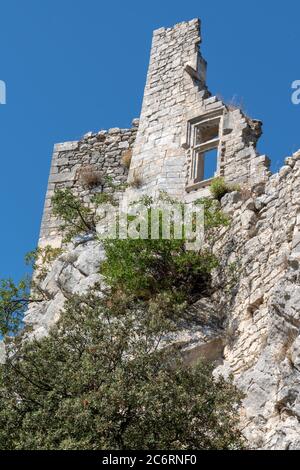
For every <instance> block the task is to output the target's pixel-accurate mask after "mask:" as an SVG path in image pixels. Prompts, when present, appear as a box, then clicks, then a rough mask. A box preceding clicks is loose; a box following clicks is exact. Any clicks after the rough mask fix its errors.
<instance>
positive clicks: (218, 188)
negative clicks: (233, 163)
mask: <svg viewBox="0 0 300 470" xmlns="http://www.w3.org/2000/svg"><path fill="white" fill-rule="evenodd" d="M209 189H210V192H211V194H212V196H213V197H214V198H215V199H216V200H217V201H221V199H222V197H223V196H225V194H227V193H231V192H232V191H239V190H240V187H239V186H238V185H233V184H228V183H226V182H225V180H224V178H221V177H218V178H214V180H213V181H212V183H211V185H210V187H209Z"/></svg>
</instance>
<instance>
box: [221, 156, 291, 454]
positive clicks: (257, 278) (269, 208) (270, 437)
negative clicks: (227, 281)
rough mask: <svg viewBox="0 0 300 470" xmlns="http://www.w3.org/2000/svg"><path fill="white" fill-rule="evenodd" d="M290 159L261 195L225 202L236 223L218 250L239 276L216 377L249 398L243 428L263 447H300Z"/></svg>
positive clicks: (233, 198)
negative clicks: (229, 379)
mask: <svg viewBox="0 0 300 470" xmlns="http://www.w3.org/2000/svg"><path fill="white" fill-rule="evenodd" d="M288 160H289V161H290V166H289V169H290V171H280V172H279V174H276V175H273V176H272V177H271V178H269V179H268V181H267V182H266V185H265V188H264V192H263V194H260V195H259V196H257V197H255V196H254V198H253V199H248V200H246V201H244V200H243V197H242V196H241V197H240V200H239V201H238V200H237V197H236V196H235V194H234V193H233V194H232V195H227V196H225V197H224V198H223V201H222V204H223V209H224V210H225V211H226V212H228V213H229V214H230V215H231V217H232V224H231V227H230V228H229V230H228V231H227V232H226V233H225V234H224V236H223V237H222V239H221V240H220V241H219V244H220V245H219V246H220V249H221V251H222V250H223V253H224V255H226V256H227V258H228V260H230V261H235V262H236V263H237V266H238V273H239V274H238V281H237V286H236V288H235V292H232V299H231V309H230V310H229V311H228V317H229V321H228V327H227V330H228V331H229V332H230V333H231V338H230V341H228V334H227V335H226V336H227V341H226V340H225V344H226V346H225V348H224V361H223V365H222V366H220V367H218V368H217V369H216V373H222V374H224V375H226V374H229V373H233V374H234V377H235V381H236V383H237V385H238V386H239V387H240V388H241V389H242V390H243V391H244V393H245V400H244V408H243V412H242V416H241V420H242V428H243V429H244V433H245V435H246V437H247V438H248V440H249V442H250V444H251V445H252V446H253V447H256V448H263V449H299V448H300V438H299V436H300V423H299V418H300V416H299V412H300V407H299V403H300V369H299V363H300V356H299V354H300V348H299V346H300V336H299V332H300V239H299V227H300V226H299V224H300V216H299V214H300V210H299V209H300V208H299V200H300V160H299V153H296V154H294V155H293V157H291V158H289V159H288ZM284 168H285V167H284ZM250 212H252V214H253V215H250ZM245 214H246V215H245Z"/></svg>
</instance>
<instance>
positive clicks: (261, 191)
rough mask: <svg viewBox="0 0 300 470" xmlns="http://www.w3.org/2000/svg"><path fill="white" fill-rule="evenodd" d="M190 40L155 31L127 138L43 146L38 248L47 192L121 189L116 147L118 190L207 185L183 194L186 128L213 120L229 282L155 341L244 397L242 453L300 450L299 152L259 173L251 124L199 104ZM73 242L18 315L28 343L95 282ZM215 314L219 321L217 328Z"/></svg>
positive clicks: (202, 87) (204, 191)
mask: <svg viewBox="0 0 300 470" xmlns="http://www.w3.org/2000/svg"><path fill="white" fill-rule="evenodd" d="M199 41H200V35H199V21H198V20H192V21H190V22H186V23H180V24H178V25H176V26H175V27H173V28H160V29H159V30H157V31H155V32H154V36H153V43H152V51H151V59H150V65H149V71H148V76H147V83H146V88H145V95H144V101H143V107H142V112H141V118H140V120H134V121H133V123H132V125H133V128H132V129H131V130H128V129H123V130H120V129H119V128H112V129H110V130H109V131H100V132H98V133H97V134H93V133H89V134H87V135H86V136H85V137H84V138H83V139H82V140H81V141H80V142H67V143H65V144H57V145H56V146H55V149H54V155H53V163H52V171H51V177H50V181H49V186H48V193H47V198H46V203H45V211H44V216H43V222H42V229H41V239H40V246H43V245H45V244H47V243H51V244H54V245H55V246H59V245H60V242H61V240H60V238H59V234H58V230H57V228H58V223H59V222H58V221H57V220H55V219H53V216H52V213H51V197H52V195H53V192H54V190H55V189H56V188H59V187H71V188H72V190H73V191H74V192H75V193H76V194H78V195H79V196H81V197H82V198H83V200H84V201H88V200H89V197H90V195H91V190H86V189H83V188H82V186H81V185H80V184H79V181H78V179H76V176H74V175H77V170H78V168H80V167H81V166H82V165H93V167H94V168H95V169H97V170H99V169H100V170H101V171H102V172H103V173H105V174H106V175H111V176H112V177H113V178H114V179H115V180H116V181H118V182H125V181H126V180H127V169H126V168H125V167H123V166H122V165H121V156H122V152H123V151H124V149H127V148H129V149H131V150H132V153H133V156H132V160H131V165H130V169H129V182H130V181H132V179H134V178H136V177H138V178H140V180H141V182H142V184H141V187H140V188H139V189H132V188H130V189H128V190H127V191H126V196H129V198H130V197H139V195H141V194H149V195H150V194H158V192H159V191H160V190H165V191H167V192H168V193H169V194H171V195H172V196H177V197H179V198H180V199H181V200H182V201H186V202H188V203H191V202H193V201H194V200H195V199H198V198H199V197H202V196H208V195H209V194H210V192H209V184H210V183H209V182H207V181H206V182H205V181H204V182H203V181H201V182H200V185H199V184H195V185H194V186H192V187H191V186H189V184H190V174H191V166H192V156H193V151H192V145H191V135H190V129H191V125H192V123H193V122H195V120H196V121H197V120H198V119H199V118H202V117H205V118H207V117H210V118H213V119H214V118H215V117H217V118H219V119H220V129H219V134H220V135H219V148H218V164H217V169H216V175H219V176H224V178H225V180H226V181H227V182H234V183H240V184H241V191H234V192H232V193H229V194H227V195H225V196H224V197H223V199H222V201H221V204H222V208H223V210H224V211H225V212H226V213H227V214H228V215H229V216H230V218H231V224H230V226H229V227H228V228H227V229H222V230H221V231H220V234H219V240H218V244H217V247H216V251H217V252H218V253H219V254H221V255H222V260H223V264H224V265H229V264H231V263H234V264H235V266H236V282H235V285H234V286H233V287H232V288H231V290H229V291H226V292H223V291H222V292H219V294H218V295H217V296H216V298H214V299H213V301H212V300H210V301H208V299H205V301H203V302H202V303H199V304H197V305H195V306H194V307H195V308H194V313H193V314H191V312H187V315H186V317H185V318H184V320H183V321H182V323H181V324H180V325H178V327H179V329H178V331H177V332H176V334H174V335H172V336H171V337H169V338H166V340H167V339H168V340H169V341H172V342H174V343H176V344H177V345H178V346H179V347H180V348H181V350H182V352H183V355H184V358H185V360H186V363H187V364H190V363H193V362H195V361H196V360H197V359H199V358H200V357H202V358H203V357H204V358H206V359H210V360H216V361H217V363H218V367H216V370H215V373H216V374H223V375H225V376H228V375H229V374H233V376H234V379H235V382H236V383H237V385H238V386H239V387H240V388H241V390H243V392H244V393H245V399H244V404H243V409H242V412H241V428H242V429H243V432H244V434H245V436H246V437H247V439H248V440H249V443H250V445H251V446H252V447H254V448H264V449H300V437H299V436H300V424H299V423H300V396H299V392H300V335H299V333H300V267H299V266H300V264H299V263H300V235H299V233H300V207H299V206H300V202H299V201H300V151H298V152H296V153H295V154H294V155H292V156H291V157H288V158H287V159H286V161H285V163H286V164H285V166H284V167H283V168H282V169H281V170H280V171H279V173H277V174H275V175H270V173H269V172H268V158H267V157H266V156H265V155H259V154H258V152H257V150H256V142H257V140H258V138H259V137H260V135H261V122H260V121H256V120H252V119H250V118H249V117H247V116H246V115H245V114H244V113H243V112H242V111H241V110H240V109H238V108H237V107H236V106H234V105H226V104H225V103H223V102H222V101H221V100H220V99H218V98H217V97H215V96H211V94H210V92H209V91H208V90H207V87H206V83H205V69H206V63H205V61H204V59H203V58H202V56H201V54H200V52H199V48H198V44H199ZM106 189H107V188H106ZM79 242H80V243H79ZM78 243H79V244H78V246H76V247H75V248H74V247H73V246H71V245H70V246H68V247H67V249H66V251H65V253H64V254H63V255H62V256H60V257H59V258H58V259H57V260H56V261H55V263H54V264H53V267H52V269H51V271H50V272H49V274H48V276H47V278H46V279H45V281H44V282H43V288H44V289H45V290H46V291H47V292H48V293H49V295H50V296H51V297H52V298H51V299H50V300H49V301H48V302H44V303H43V304H36V305H32V306H31V307H30V309H29V311H28V313H27V315H26V318H25V320H26V322H27V323H29V324H32V325H33V326H34V328H35V334H36V335H39V336H42V335H44V334H47V331H49V328H50V327H51V325H53V324H54V323H55V321H56V320H57V318H58V317H59V314H60V310H61V308H62V306H63V303H64V301H65V299H66V298H67V297H69V296H72V295H73V294H75V293H83V292H86V290H87V289H88V288H89V287H90V286H92V285H93V284H94V283H95V282H98V281H100V283H101V282H102V280H101V277H100V275H99V274H98V268H99V264H100V263H101V262H102V261H103V259H104V253H103V251H102V250H101V247H100V246H99V245H97V242H95V241H93V240H92V239H90V238H87V239H86V240H83V243H81V241H80V240H79V241H78ZM216 277H217V275H216ZM218 311H222V312H224V311H226V313H227V317H228V320H227V326H226V330H225V331H224V329H223V328H222V327H221V326H220V324H219V322H218V321H217V318H216V313H215V312H218ZM213 320H215V321H213Z"/></svg>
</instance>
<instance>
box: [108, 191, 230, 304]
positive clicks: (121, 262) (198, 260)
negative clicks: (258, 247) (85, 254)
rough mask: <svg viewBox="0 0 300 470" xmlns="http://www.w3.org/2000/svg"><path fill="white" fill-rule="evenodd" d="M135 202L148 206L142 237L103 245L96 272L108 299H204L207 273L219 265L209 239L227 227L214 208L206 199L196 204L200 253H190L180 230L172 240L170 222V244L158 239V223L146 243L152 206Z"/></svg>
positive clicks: (149, 202)
mask: <svg viewBox="0 0 300 470" xmlns="http://www.w3.org/2000/svg"><path fill="white" fill-rule="evenodd" d="M161 200H162V201H166V202H169V203H176V201H173V200H171V199H169V198H168V197H167V196H165V195H162V196H161ZM139 203H142V204H144V205H145V206H146V207H148V211H147V218H148V220H147V226H148V232H149V233H148V238H146V239H143V238H140V239H132V238H127V239H125V240H124V239H120V238H116V239H107V240H105V241H104V247H105V251H106V255H107V259H106V261H105V262H104V263H102V265H101V268H100V269H101V274H102V275H103V276H104V277H105V278H106V280H107V282H108V284H109V285H110V286H111V287H112V297H113V298H114V296H115V294H116V295H117V296H119V295H120V294H121V293H123V295H126V296H127V297H128V298H130V299H131V298H137V299H144V300H146V299H149V298H152V299H153V297H155V296H157V295H159V294H162V293H163V294H166V295H168V296H169V297H170V298H172V299H173V303H177V304H178V303H179V304H180V303H181V304H184V303H185V304H187V303H188V304H191V303H193V302H196V301H197V300H198V299H199V298H200V297H202V296H204V295H209V294H210V290H211V273H212V271H213V270H214V269H215V268H216V267H218V265H219V262H218V259H217V256H216V255H215V253H214V252H213V246H214V242H215V238H216V237H215V236H216V233H217V232H218V230H219V229H220V227H223V226H226V225H228V223H229V220H228V218H227V216H226V215H224V214H223V213H222V211H221V209H220V206H219V204H218V203H217V202H216V201H213V200H209V199H203V200H199V201H197V204H199V205H200V204H201V205H202V206H203V212H204V229H205V234H206V242H205V244H203V246H201V248H200V249H198V250H195V251H191V250H188V249H187V243H186V242H187V239H186V236H185V231H184V229H183V236H182V238H181V239H176V238H175V236H174V233H175V231H174V226H175V223H176V222H174V220H173V221H172V222H171V229H170V235H171V236H170V239H164V238H163V236H162V220H161V219H160V221H159V237H158V239H152V238H151V234H150V232H151V218H152V214H153V213H152V212H151V211H152V209H153V208H155V202H154V201H153V200H152V198H149V197H148V196H146V197H144V198H142V200H140V201H138V202H137V204H139ZM177 204H178V203H177ZM133 218H134V217H133Z"/></svg>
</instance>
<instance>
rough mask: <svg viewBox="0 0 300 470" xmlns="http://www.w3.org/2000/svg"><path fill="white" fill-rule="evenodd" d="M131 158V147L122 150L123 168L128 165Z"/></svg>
mask: <svg viewBox="0 0 300 470" xmlns="http://www.w3.org/2000/svg"><path fill="white" fill-rule="evenodd" d="M131 159H132V150H131V149H128V150H124V152H123V153H122V158H121V162H122V165H123V166H125V168H129V167H130V163H131Z"/></svg>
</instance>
